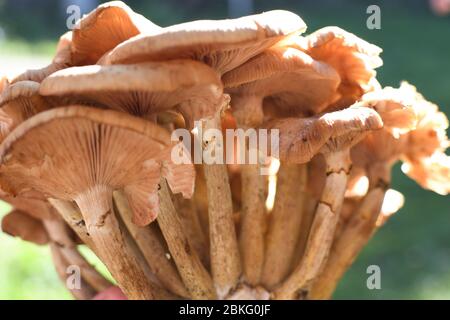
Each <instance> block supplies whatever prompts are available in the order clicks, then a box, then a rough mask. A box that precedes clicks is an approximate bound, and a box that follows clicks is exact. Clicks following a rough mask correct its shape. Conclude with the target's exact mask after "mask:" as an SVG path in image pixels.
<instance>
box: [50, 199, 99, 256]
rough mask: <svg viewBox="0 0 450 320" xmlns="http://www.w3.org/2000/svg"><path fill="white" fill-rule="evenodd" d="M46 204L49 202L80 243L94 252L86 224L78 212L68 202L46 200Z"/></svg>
mask: <svg viewBox="0 0 450 320" xmlns="http://www.w3.org/2000/svg"><path fill="white" fill-rule="evenodd" d="M48 202H50V204H51V205H52V206H53V207H54V208H55V209H56V211H58V213H59V214H60V215H61V217H62V218H63V219H64V220H65V221H66V223H67V224H68V225H69V226H70V227H71V228H72V230H73V231H74V232H75V233H76V234H77V235H78V237H79V238H80V239H81V241H83V242H84V243H85V244H86V245H87V246H88V247H89V248H90V249H91V250H92V251H94V252H96V249H95V247H94V243H93V241H92V238H91V236H90V235H89V233H88V231H87V228H86V223H85V221H84V219H83V216H82V215H81V212H80V210H79V209H78V208H77V207H76V206H75V205H74V204H72V202H70V201H64V200H59V199H53V198H48Z"/></svg>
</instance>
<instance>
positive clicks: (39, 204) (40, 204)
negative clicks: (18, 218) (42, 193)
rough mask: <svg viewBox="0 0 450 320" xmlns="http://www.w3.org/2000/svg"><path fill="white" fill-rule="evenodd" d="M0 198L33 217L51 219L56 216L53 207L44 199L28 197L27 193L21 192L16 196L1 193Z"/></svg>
mask: <svg viewBox="0 0 450 320" xmlns="http://www.w3.org/2000/svg"><path fill="white" fill-rule="evenodd" d="M0 199H2V200H3V201H5V202H7V203H9V204H10V205H11V206H13V207H14V209H17V210H20V211H23V212H26V213H27V214H28V215H30V216H32V217H33V218H35V219H47V220H53V219H55V218H56V217H57V216H58V214H57V212H56V211H55V209H54V208H53V207H52V206H51V205H50V204H49V203H48V202H47V201H46V200H44V199H36V198H29V197H27V194H21V195H20V196H18V197H13V196H10V195H7V194H3V195H1V196H0Z"/></svg>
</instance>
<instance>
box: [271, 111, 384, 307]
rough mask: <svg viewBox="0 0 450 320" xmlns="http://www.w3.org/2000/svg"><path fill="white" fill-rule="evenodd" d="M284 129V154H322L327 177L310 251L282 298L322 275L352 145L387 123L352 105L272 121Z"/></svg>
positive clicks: (296, 159) (301, 159) (291, 158)
mask: <svg viewBox="0 0 450 320" xmlns="http://www.w3.org/2000/svg"><path fill="white" fill-rule="evenodd" d="M266 126H267V127H269V128H277V129H279V130H280V150H279V151H280V152H279V153H280V159H281V161H287V162H291V163H305V162H307V161H309V160H310V159H311V158H312V156H314V155H315V154H317V153H321V154H322V155H323V156H324V157H325V162H326V166H327V177H326V180H325V186H324V188H323V191H322V194H321V197H320V199H319V204H318V206H317V208H316V212H315V214H314V220H313V223H312V226H311V231H310V234H309V238H308V242H307V244H306V249H305V254H304V256H303V259H302V260H301V262H300V263H299V264H298V265H297V266H296V267H295V269H294V271H293V272H292V274H291V275H290V276H289V277H288V278H287V279H286V280H284V281H283V282H282V283H281V285H279V286H278V287H277V288H276V289H275V290H274V292H273V294H274V297H275V298H276V299H284V298H289V297H292V295H293V294H295V292H297V290H299V289H300V288H303V287H304V286H305V285H307V284H308V283H309V282H310V281H311V280H312V279H314V277H315V276H316V275H317V274H318V272H319V270H320V266H321V265H322V263H323V261H324V259H325V258H326V255H327V253H328V251H329V248H330V246H331V241H332V238H333V234H334V230H335V228H336V225H337V222H338V217H339V212H340V209H341V206H342V202H343V199H344V192H345V188H346V184H347V176H348V173H349V169H350V147H351V146H352V145H353V144H355V143H356V142H357V141H359V140H361V139H362V138H363V137H364V136H365V135H366V134H367V132H369V131H371V130H377V129H380V128H381V127H382V121H381V118H380V117H379V115H378V114H377V113H376V112H375V111H373V110H372V109H370V108H366V107H361V106H358V105H356V106H352V107H349V108H347V109H344V110H342V111H338V112H332V113H326V114H323V115H318V116H315V117H311V118H288V119H282V120H274V121H272V122H271V123H269V124H267V125H266Z"/></svg>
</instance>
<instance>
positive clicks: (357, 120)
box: [265, 106, 383, 163]
mask: <svg viewBox="0 0 450 320" xmlns="http://www.w3.org/2000/svg"><path fill="white" fill-rule="evenodd" d="M265 127H266V128H269V129H278V130H279V156H280V160H281V161H286V162H290V163H305V162H308V161H309V160H311V158H312V157H313V156H314V155H316V154H318V153H323V154H326V153H329V152H335V151H339V150H342V149H344V148H350V147H351V146H352V145H353V144H354V143H356V142H357V141H358V139H360V138H361V137H364V136H365V135H366V134H367V133H368V132H370V131H372V130H378V129H381V128H382V127H383V122H382V120H381V118H380V116H379V115H378V113H376V111H374V110H372V109H370V108H366V107H360V106H352V107H349V108H347V109H343V110H340V111H335V112H331V113H325V114H322V115H317V116H314V117H310V118H285V119H279V120H273V121H270V122H269V123H268V124H266V125H265Z"/></svg>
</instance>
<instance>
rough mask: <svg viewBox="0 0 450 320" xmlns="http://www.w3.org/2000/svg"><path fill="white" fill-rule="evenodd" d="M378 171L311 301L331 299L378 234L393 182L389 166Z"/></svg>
mask: <svg viewBox="0 0 450 320" xmlns="http://www.w3.org/2000/svg"><path fill="white" fill-rule="evenodd" d="M378 169H379V170H380V171H378V173H377V176H378V177H377V178H375V177H373V176H372V179H371V185H372V187H371V188H370V189H369V191H368V192H367V194H366V195H365V196H364V198H363V199H362V201H361V203H360V204H359V206H358V208H357V209H356V211H355V212H354V213H352V216H351V218H350V220H349V221H348V222H347V223H346V224H345V226H344V227H343V230H342V232H341V234H340V236H339V237H338V238H337V239H336V240H335V241H334V243H333V246H332V248H331V251H330V255H329V257H328V261H327V263H326V265H325V268H324V269H323V272H322V273H321V274H320V276H319V277H318V278H317V280H316V281H315V282H314V283H313V285H312V287H311V291H310V292H309V295H308V299H329V298H330V297H331V295H332V294H333V292H334V290H335V289H336V286H337V284H338V282H339V280H340V279H341V278H342V276H343V275H344V273H345V272H346V271H347V269H348V268H349V267H350V265H351V264H352V263H353V261H354V260H355V258H356V257H357V256H358V254H359V252H360V251H361V250H362V248H363V247H364V246H365V245H366V244H367V242H368V241H369V240H370V238H371V237H372V235H373V234H374V231H375V230H376V228H377V226H376V222H377V219H378V217H379V215H380V211H381V207H382V204H383V199H384V196H385V194H386V191H387V189H388V185H389V180H390V179H388V180H386V178H387V177H388V176H389V172H390V168H389V167H388V166H386V167H384V168H380V167H378ZM383 169H384V170H383ZM382 176H384V177H382Z"/></svg>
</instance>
